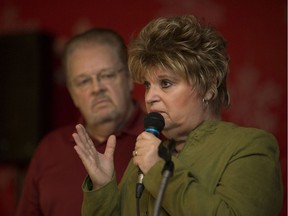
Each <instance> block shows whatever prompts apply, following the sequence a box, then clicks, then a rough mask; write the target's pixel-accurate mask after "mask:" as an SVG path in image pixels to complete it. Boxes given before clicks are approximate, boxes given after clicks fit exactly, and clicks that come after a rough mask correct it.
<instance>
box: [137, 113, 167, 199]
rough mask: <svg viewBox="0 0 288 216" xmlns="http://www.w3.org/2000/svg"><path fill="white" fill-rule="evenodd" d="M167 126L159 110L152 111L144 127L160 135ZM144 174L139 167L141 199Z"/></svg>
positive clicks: (138, 194) (139, 195) (138, 182)
mask: <svg viewBox="0 0 288 216" xmlns="http://www.w3.org/2000/svg"><path fill="white" fill-rule="evenodd" d="M164 126H165V121H164V118H163V116H162V115H161V114H160V113H158V112H151V113H149V114H148V115H146V116H145V118H144V128H145V131H147V132H149V133H152V134H154V135H155V136H156V137H158V136H159V135H160V133H161V131H162V130H163V128H164ZM143 178H144V174H143V173H142V171H141V170H140V169H139V171H138V180H137V184H136V198H137V199H139V198H140V197H141V195H142V192H143V190H144V185H143Z"/></svg>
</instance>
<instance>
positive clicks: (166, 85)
mask: <svg viewBox="0 0 288 216" xmlns="http://www.w3.org/2000/svg"><path fill="white" fill-rule="evenodd" d="M171 85H172V82H171V81H170V80H161V87H162V88H169V87H170V86H171Z"/></svg>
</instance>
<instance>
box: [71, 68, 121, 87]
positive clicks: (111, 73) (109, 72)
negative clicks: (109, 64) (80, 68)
mask: <svg viewBox="0 0 288 216" xmlns="http://www.w3.org/2000/svg"><path fill="white" fill-rule="evenodd" d="M125 69H126V67H121V68H120V69H117V70H116V69H105V70H103V71H101V72H100V73H97V74H92V75H80V76H78V77H75V78H74V79H73V80H72V81H71V83H72V85H73V86H75V87H76V88H79V89H88V88H89V87H91V86H92V85H93V80H94V79H95V77H96V80H97V81H98V83H100V84H102V85H109V84H112V83H114V82H115V80H116V78H117V75H118V74H119V72H121V71H123V70H125ZM77 79H81V80H78V81H77ZM85 81H86V82H85Z"/></svg>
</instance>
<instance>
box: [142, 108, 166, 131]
mask: <svg viewBox="0 0 288 216" xmlns="http://www.w3.org/2000/svg"><path fill="white" fill-rule="evenodd" d="M164 126H165V121H164V118H163V116H162V115H161V114H160V113H158V112H151V113H149V114H148V115H146V116H145V118H144V128H145V130H146V131H147V129H148V128H153V129H155V130H157V131H158V132H159V133H160V132H161V131H162V130H163V128H164Z"/></svg>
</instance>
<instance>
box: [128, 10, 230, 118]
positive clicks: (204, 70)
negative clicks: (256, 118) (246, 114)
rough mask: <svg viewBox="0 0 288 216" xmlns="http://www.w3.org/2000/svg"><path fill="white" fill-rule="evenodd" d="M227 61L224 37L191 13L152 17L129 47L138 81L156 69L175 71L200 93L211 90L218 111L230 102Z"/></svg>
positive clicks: (216, 112)
mask: <svg viewBox="0 0 288 216" xmlns="http://www.w3.org/2000/svg"><path fill="white" fill-rule="evenodd" d="M228 62H229V58H228V55H227V53H226V41H225V39H224V38H223V37H222V36H221V35H220V34H219V33H218V32H217V31H215V30H214V28H213V27H211V26H209V25H204V24H202V23H201V21H200V20H199V19H198V18H196V17H194V16H192V15H185V16H175V17H168V18H158V19H155V20H152V21H151V22H150V23H148V24H147V25H146V26H145V27H144V28H143V29H142V31H141V32H140V33H139V35H138V37H137V38H136V39H134V40H132V42H131V44H130V47H129V59H128V65H129V70H130V73H131V75H132V78H133V80H134V81H135V82H138V83H143V81H144V80H143V79H144V76H145V75H147V73H150V72H151V69H153V68H157V67H158V68H162V69H166V70H169V71H172V72H173V73H177V74H178V75H180V76H182V77H183V78H185V79H186V80H187V82H189V83H191V84H192V85H194V86H195V87H196V89H197V90H198V93H199V94H200V96H203V97H204V95H205V93H206V92H207V91H208V90H209V91H212V93H213V97H212V98H211V99H210V100H209V106H210V108H211V110H212V111H213V112H214V113H215V114H219V113H220V110H221V107H222V106H225V107H228V106H229V104H230V99H229V93H228V90H227V86H226V78H227V73H228Z"/></svg>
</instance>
